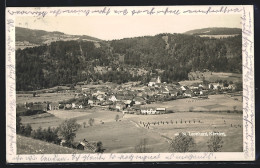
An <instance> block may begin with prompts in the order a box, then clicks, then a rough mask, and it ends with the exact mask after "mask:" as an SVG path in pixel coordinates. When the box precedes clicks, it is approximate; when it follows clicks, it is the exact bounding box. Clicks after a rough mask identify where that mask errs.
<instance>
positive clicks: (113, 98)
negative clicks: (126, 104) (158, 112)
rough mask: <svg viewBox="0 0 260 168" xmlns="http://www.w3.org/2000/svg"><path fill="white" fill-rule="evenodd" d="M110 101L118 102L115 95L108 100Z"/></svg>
mask: <svg viewBox="0 0 260 168" xmlns="http://www.w3.org/2000/svg"><path fill="white" fill-rule="evenodd" d="M108 100H110V101H112V102H116V101H117V98H116V96H115V95H112V96H110V97H109V98H108Z"/></svg>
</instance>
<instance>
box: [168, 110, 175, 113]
mask: <svg viewBox="0 0 260 168" xmlns="http://www.w3.org/2000/svg"><path fill="white" fill-rule="evenodd" d="M166 113H174V112H173V110H167V112H166Z"/></svg>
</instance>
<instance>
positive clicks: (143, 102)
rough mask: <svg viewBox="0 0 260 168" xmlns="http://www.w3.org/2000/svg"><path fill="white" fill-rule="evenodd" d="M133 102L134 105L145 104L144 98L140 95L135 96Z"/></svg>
mask: <svg viewBox="0 0 260 168" xmlns="http://www.w3.org/2000/svg"><path fill="white" fill-rule="evenodd" d="M134 104H136V105H140V104H145V100H144V99H143V98H142V97H135V98H134Z"/></svg>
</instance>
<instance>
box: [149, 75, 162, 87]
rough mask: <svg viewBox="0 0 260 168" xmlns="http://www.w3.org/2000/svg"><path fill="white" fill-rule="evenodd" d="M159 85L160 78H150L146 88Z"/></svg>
mask: <svg viewBox="0 0 260 168" xmlns="http://www.w3.org/2000/svg"><path fill="white" fill-rule="evenodd" d="M159 83H161V78H160V76H158V77H157V79H156V78H152V79H151V81H150V82H149V83H148V86H155V85H156V84H159Z"/></svg>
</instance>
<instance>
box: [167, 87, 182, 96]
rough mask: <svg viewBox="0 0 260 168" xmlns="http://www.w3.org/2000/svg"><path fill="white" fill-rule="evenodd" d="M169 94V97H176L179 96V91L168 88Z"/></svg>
mask: <svg viewBox="0 0 260 168" xmlns="http://www.w3.org/2000/svg"><path fill="white" fill-rule="evenodd" d="M168 90H169V93H170V95H171V96H178V95H180V91H179V90H178V89H176V88H174V87H168Z"/></svg>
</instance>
